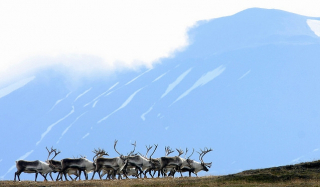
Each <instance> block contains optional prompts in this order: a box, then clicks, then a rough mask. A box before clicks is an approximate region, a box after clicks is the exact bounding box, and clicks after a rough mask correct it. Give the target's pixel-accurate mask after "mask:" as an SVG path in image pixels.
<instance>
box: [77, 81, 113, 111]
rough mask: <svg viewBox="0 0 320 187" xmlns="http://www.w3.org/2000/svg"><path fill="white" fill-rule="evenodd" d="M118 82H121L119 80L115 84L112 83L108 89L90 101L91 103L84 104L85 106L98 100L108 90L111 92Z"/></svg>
mask: <svg viewBox="0 0 320 187" xmlns="http://www.w3.org/2000/svg"><path fill="white" fill-rule="evenodd" d="M117 84H119V82H117V83H115V84H114V85H112V86H111V87H110V88H109V89H108V90H107V91H105V92H103V93H102V94H100V95H98V96H97V97H96V98H94V99H93V100H92V101H90V102H89V103H87V104H85V105H83V107H86V106H88V105H90V104H91V103H93V102H95V101H96V100H98V99H99V98H100V97H101V96H103V95H105V94H106V93H107V92H109V91H110V90H111V89H112V88H114V87H115V86H117ZM109 94H110V93H108V94H107V95H109Z"/></svg>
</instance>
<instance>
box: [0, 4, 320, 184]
mask: <svg viewBox="0 0 320 187" xmlns="http://www.w3.org/2000/svg"><path fill="white" fill-rule="evenodd" d="M319 20H320V18H310V17H305V16H301V15H296V14H292V13H288V12H284V11H279V10H267V9H248V10H245V11H242V12H240V13H237V14H235V15H233V16H229V17H224V18H219V19H213V20H211V21H203V22H199V24H198V25H197V26H196V27H195V28H193V29H191V30H190V31H189V38H190V45H189V46H188V47H187V48H186V49H184V50H183V51H180V52H177V53H175V55H174V56H173V57H171V58H167V59H162V60H161V63H158V64H157V65H155V66H154V67H153V68H152V69H140V70H139V71H130V72H128V71H127V72H122V73H115V74H114V75H113V76H109V77H108V79H106V78H103V79H101V81H97V80H95V81H84V82H83V83H82V84H81V85H79V86H77V87H76V88H73V89H70V87H68V86H67V85H66V80H65V79H66V77H65V76H62V75H61V74H59V73H57V72H56V71H53V70H44V71H42V72H38V73H37V74H35V75H34V76H33V77H28V78H26V79H24V80H21V81H20V82H17V83H15V84H12V85H9V86H8V87H6V88H2V89H1V90H0V111H1V112H0V122H1V138H0V140H1V141H0V142H1V149H0V177H1V178H0V179H2V180H12V179H13V176H14V172H15V171H16V169H15V160H18V159H25V160H37V159H39V160H46V158H47V151H46V149H45V147H46V146H48V147H51V146H53V147H54V148H58V149H60V150H61V152H62V153H61V154H60V155H58V156H57V158H56V159H62V158H66V157H73V156H75V157H76V156H79V155H80V154H81V155H86V156H87V157H88V158H90V159H91V158H92V157H93V153H92V150H93V149H94V148H99V147H100V148H104V149H105V150H106V151H108V152H109V155H110V156H111V157H112V156H117V154H116V152H115V151H114V150H113V143H114V140H115V139H118V140H119V142H118V150H119V151H120V152H122V153H123V154H126V153H128V152H130V151H131V150H132V145H131V142H134V141H137V148H136V149H137V151H139V152H142V153H145V151H146V150H145V145H152V144H159V148H158V150H157V151H156V152H155V154H154V156H155V157H160V156H163V155H164V147H165V146H170V147H172V148H182V149H185V148H186V147H188V148H189V150H190V149H192V148H195V149H196V150H199V149H200V148H204V147H211V148H212V149H214V150H213V151H212V152H210V153H208V154H207V155H206V156H205V157H204V161H205V162H212V168H211V169H210V171H209V172H208V173H205V172H201V174H202V175H207V174H210V175H218V174H229V173H235V172H238V171H241V170H245V169H254V168H263V167H270V166H277V165H284V164H290V163H293V162H300V161H307V160H308V161H309V160H314V159H319V158H320V151H319V149H320V143H319V142H320V141H319V140H320V138H319V133H320V128H319V125H320V124H319V123H320V97H319V96H320V84H319V80H320V74H319V72H320V63H319V62H320V29H319V27H320V21H319ZM10 86H11V87H10ZM15 87H16V88H18V87H19V89H14V88H15ZM10 88H11V89H12V92H10ZM8 90H9V91H8ZM4 93H7V94H4ZM9 93H10V94H9ZM175 154H177V153H176V152H175V153H173V155H175ZM191 158H193V159H196V160H198V153H196V152H195V153H194V155H193V156H192V157H191ZM21 177H22V179H24V180H25V179H30V180H33V179H34V175H27V174H23V175H22V176H21Z"/></svg>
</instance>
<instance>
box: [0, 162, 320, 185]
mask: <svg viewBox="0 0 320 187" xmlns="http://www.w3.org/2000/svg"><path fill="white" fill-rule="evenodd" d="M319 179H320V160H317V161H313V162H304V163H299V164H295V165H286V166H279V167H271V168H265V169H254V170H246V171H243V172H240V173H236V174H231V175H224V176H204V177H191V178H189V177H183V178H174V179H173V178H160V179H150V178H149V179H130V180H114V181H110V180H103V181H100V180H93V181H90V180H89V181H74V182H52V181H49V182H33V181H22V182H13V181H0V186H141V187H142V186H258V185H259V186H319V185H320V180H319Z"/></svg>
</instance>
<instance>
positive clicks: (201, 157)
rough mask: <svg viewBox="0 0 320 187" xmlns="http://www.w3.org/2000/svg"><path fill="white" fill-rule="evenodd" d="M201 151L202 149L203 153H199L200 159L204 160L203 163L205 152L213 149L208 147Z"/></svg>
mask: <svg viewBox="0 0 320 187" xmlns="http://www.w3.org/2000/svg"><path fill="white" fill-rule="evenodd" d="M200 151H201V153H199V152H198V153H199V154H200V155H199V159H200V161H201V162H202V163H204V161H203V156H204V155H205V154H207V153H209V152H210V151H212V149H211V148H210V149H208V148H206V147H205V148H204V150H202V149H200Z"/></svg>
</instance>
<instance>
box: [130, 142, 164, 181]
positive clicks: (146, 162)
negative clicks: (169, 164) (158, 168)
mask: <svg viewBox="0 0 320 187" xmlns="http://www.w3.org/2000/svg"><path fill="white" fill-rule="evenodd" d="M132 145H134V150H135V147H136V143H134V144H132ZM157 148H158V145H155V149H154V150H153V153H152V154H151V155H150V158H149V159H148V158H146V157H143V156H141V155H132V154H133V152H134V150H133V151H131V153H130V154H129V156H128V157H127V160H128V161H127V165H126V167H125V168H127V167H129V168H135V169H136V170H137V172H138V171H139V175H140V178H141V175H142V174H144V178H146V177H147V176H146V175H145V173H144V172H143V171H145V170H147V169H151V168H154V163H153V161H152V158H151V157H152V155H153V154H154V153H155V151H156V149H157Z"/></svg>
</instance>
